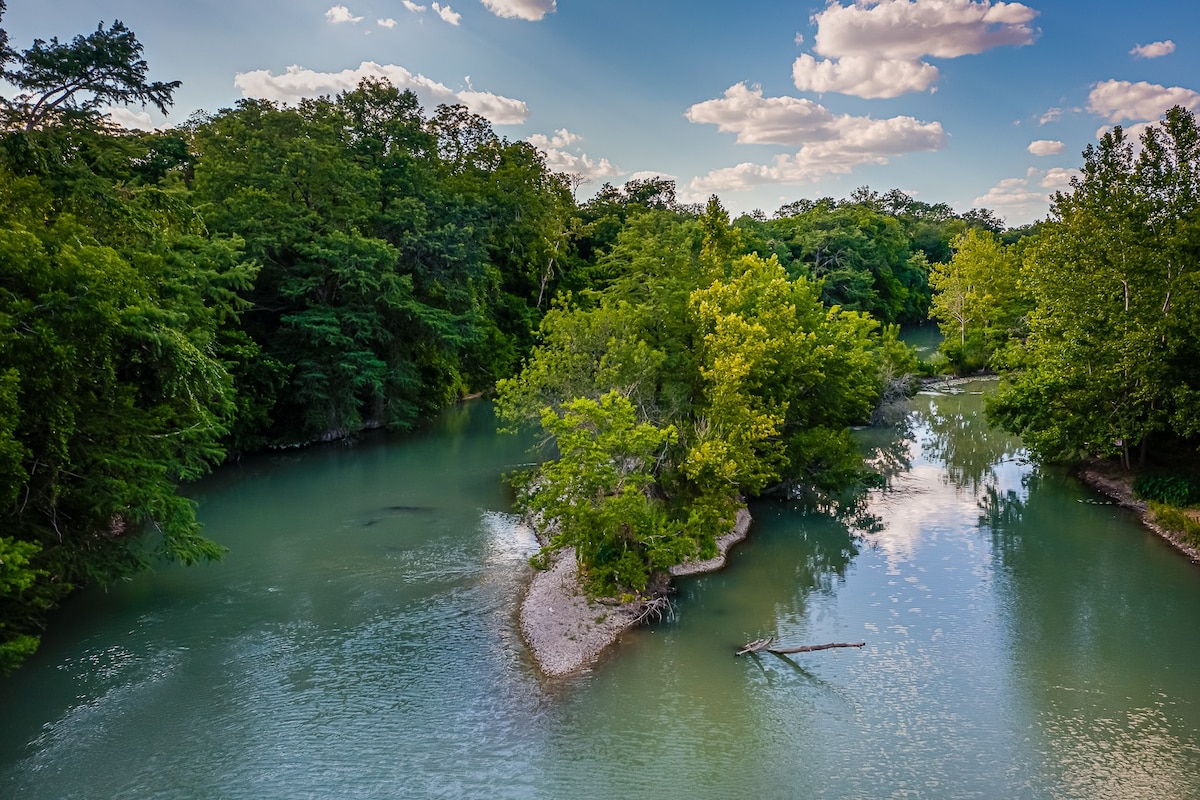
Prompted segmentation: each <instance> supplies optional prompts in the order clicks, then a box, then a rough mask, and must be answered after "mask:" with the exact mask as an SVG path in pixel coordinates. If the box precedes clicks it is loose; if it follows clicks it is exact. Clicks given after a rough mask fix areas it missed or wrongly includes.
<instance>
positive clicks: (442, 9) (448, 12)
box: [432, 3, 462, 25]
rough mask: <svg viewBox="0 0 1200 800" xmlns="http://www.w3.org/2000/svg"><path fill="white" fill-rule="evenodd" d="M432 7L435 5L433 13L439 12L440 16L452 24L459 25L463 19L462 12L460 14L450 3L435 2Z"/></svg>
mask: <svg viewBox="0 0 1200 800" xmlns="http://www.w3.org/2000/svg"><path fill="white" fill-rule="evenodd" d="M432 7H433V13H435V14H437V15H438V16H439V17H441V18H442V19H443V20H445V21H446V22H449V23H450V24H451V25H458V23H459V22H461V21H462V14H459V13H458V12H457V11H454V10H453V9H452V8H450V6H449V5H441V4H440V3H433V4H432Z"/></svg>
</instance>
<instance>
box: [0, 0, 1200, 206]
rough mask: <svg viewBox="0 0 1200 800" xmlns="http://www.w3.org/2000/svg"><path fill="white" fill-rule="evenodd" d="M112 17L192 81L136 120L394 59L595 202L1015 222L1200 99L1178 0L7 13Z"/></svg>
mask: <svg viewBox="0 0 1200 800" xmlns="http://www.w3.org/2000/svg"><path fill="white" fill-rule="evenodd" d="M114 19H120V20H121V21H123V22H124V23H125V24H126V25H128V26H129V27H130V28H131V29H132V30H133V31H134V32H135V33H136V34H137V35H138V38H139V39H140V40H141V41H142V43H143V44H144V45H145V57H146V59H147V61H148V62H149V64H150V71H151V78H152V79H155V80H181V81H183V86H182V88H181V89H180V90H179V91H178V92H177V93H176V96H175V100H176V103H175V108H174V110H173V113H172V114H171V116H170V117H169V118H167V119H165V120H164V119H163V118H162V117H161V116H159V115H157V114H146V112H144V111H143V109H140V108H134V109H130V110H128V111H124V112H120V113H118V114H117V117H118V118H119V119H122V120H125V121H127V122H128V123H129V124H134V123H137V124H141V125H142V126H143V127H148V126H150V125H162V124H169V123H171V122H180V121H182V120H184V119H186V118H187V117H188V115H190V114H191V113H192V112H193V111H196V110H197V109H206V110H209V111H215V110H217V109H220V108H224V107H229V106H232V105H233V104H234V103H235V102H236V101H237V100H238V99H240V98H241V97H243V96H256V97H269V98H272V99H275V100H279V101H284V102H295V101H296V100H297V99H298V98H300V97H303V96H313V95H317V94H329V93H336V92H338V91H341V90H342V89H345V88H351V87H352V86H353V85H354V84H355V83H357V80H358V78H359V77H361V76H363V75H366V74H382V75H386V76H388V77H390V78H391V79H392V80H393V82H394V83H397V84H399V85H402V86H404V87H405V88H412V89H413V90H414V91H416V92H417V94H418V95H419V96H420V97H421V98H422V101H423V102H424V104H425V105H426V108H427V109H428V110H432V108H433V106H435V105H436V104H437V103H441V102H463V103H465V104H467V105H468V106H470V107H471V108H472V110H474V111H476V112H477V113H480V114H483V115H484V116H486V117H488V118H489V119H491V120H492V122H493V123H494V125H495V127H496V130H497V132H499V133H500V134H501V135H502V136H505V137H508V138H509V139H514V140H515V139H526V140H529V141H531V142H533V143H534V144H536V145H537V146H539V147H541V148H542V149H543V150H544V151H545V152H546V154H547V158H548V161H549V162H550V164H551V165H552V166H554V167H555V168H557V169H560V170H562V171H566V172H572V173H576V174H579V175H581V176H583V178H584V179H585V180H586V181H587V182H585V183H583V184H582V185H581V188H580V190H579V196H580V199H584V198H586V197H588V196H590V195H591V194H592V193H594V192H595V190H596V189H598V188H599V187H600V185H601V184H602V183H604V182H605V181H607V182H610V183H613V184H617V185H619V184H621V183H623V182H625V181H626V180H629V179H630V178H633V177H645V176H648V175H656V174H657V175H665V176H668V177H671V178H673V179H674V180H675V181H676V182H677V185H678V188H679V193H680V196H681V197H682V198H683V199H685V200H688V201H702V200H704V199H705V198H707V197H708V195H709V194H713V193H715V194H717V195H718V196H720V197H721V200H722V202H723V203H724V204H725V206H726V207H727V208H729V209H730V210H731V211H734V212H741V211H749V210H752V209H755V208H758V209H762V210H763V211H765V212H766V213H768V214H771V213H772V212H774V210H775V209H777V208H778V207H779V206H781V205H783V204H785V203H788V202H791V201H794V200H797V199H800V198H805V197H808V198H816V197H821V196H825V195H831V196H834V197H844V196H846V195H848V194H849V193H850V192H851V191H853V189H854V188H855V187H857V186H862V185H864V184H865V185H869V186H871V187H872V188H874V189H877V190H880V191H883V190H887V189H891V188H899V189H902V190H904V191H906V192H908V193H910V194H912V195H914V196H915V197H917V198H918V199H920V200H924V201H926V202H931V203H933V202H946V203H949V204H950V205H951V206H953V207H955V208H956V209H958V210H963V211H965V210H967V209H969V208H972V207H978V206H986V207H989V208H992V209H993V210H995V211H996V212H997V213H998V214H1000V215H1001V216H1003V217H1004V218H1005V219H1006V220H1007V221H1008V222H1009V224H1011V225H1019V224H1023V223H1026V222H1029V221H1032V220H1034V219H1037V218H1040V217H1042V216H1044V215H1045V212H1046V208H1047V201H1046V198H1047V196H1048V194H1049V193H1050V192H1051V191H1053V190H1055V189H1058V188H1065V187H1066V185H1067V181H1068V180H1069V179H1070V176H1071V175H1072V174H1073V173H1072V170H1074V169H1076V168H1078V166H1079V165H1080V163H1081V160H1082V159H1081V155H1080V154H1081V151H1082V150H1083V148H1084V147H1085V146H1087V145H1088V144H1089V143H1091V142H1094V141H1095V140H1096V137H1097V135H1098V132H1100V131H1102V130H1103V129H1105V128H1106V127H1107V126H1111V125H1113V124H1121V125H1124V126H1125V127H1126V128H1136V127H1139V126H1141V125H1143V124H1145V123H1147V122H1150V121H1152V120H1154V119H1157V118H1158V116H1160V115H1161V113H1162V112H1163V111H1165V110H1166V108H1168V107H1169V106H1171V105H1173V104H1181V105H1185V106H1187V107H1189V108H1192V109H1196V108H1200V24H1197V23H1200V6H1196V5H1194V4H1192V3H1191V2H1185V1H1184V0H1173V1H1172V2H1156V1H1155V0H1149V1H1147V2H1139V3H1130V2H1115V1H1114V0H1030V1H1029V2H1026V3H1004V2H988V1H987V0H859V1H858V2H857V3H856V2H854V1H853V0H833V1H832V2H829V3H828V4H822V3H820V2H755V0H741V2H736V3H734V2H705V0H557V1H556V0H449V2H447V3H440V2H432V0H421V2H417V1H416V0H287V1H286V2H285V0H187V1H186V2H184V1H182V0H154V1H153V2H150V1H149V0H9V2H8V12H7V14H6V15H5V17H4V19H3V23H2V24H3V27H4V28H5V29H6V30H8V32H9V36H10V41H11V43H12V44H13V45H15V46H16V47H17V48H24V47H26V46H28V45H29V43H30V42H31V41H32V40H33V39H34V38H35V37H40V38H44V39H48V38H50V37H51V36H57V37H58V38H59V39H60V40H62V39H69V38H71V37H72V36H74V35H76V34H78V33H86V32H90V31H92V30H95V28H96V25H97V24H98V23H99V22H101V21H104V22H105V23H110V22H112V21H113V20H114ZM139 114H145V116H141V117H137V116H135V115H139Z"/></svg>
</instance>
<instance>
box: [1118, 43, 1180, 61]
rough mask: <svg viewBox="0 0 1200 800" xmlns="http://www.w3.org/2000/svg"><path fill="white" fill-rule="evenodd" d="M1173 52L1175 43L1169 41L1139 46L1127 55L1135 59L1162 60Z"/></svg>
mask: <svg viewBox="0 0 1200 800" xmlns="http://www.w3.org/2000/svg"><path fill="white" fill-rule="evenodd" d="M1174 52H1175V43H1174V42H1173V41H1171V40H1170V39H1165V40H1163V41H1161V42H1151V43H1150V44H1139V45H1138V46H1137V47H1135V48H1133V49H1132V50H1130V51H1129V55H1131V56H1135V57H1137V58H1162V57H1163V56H1169V55H1171V53H1174Z"/></svg>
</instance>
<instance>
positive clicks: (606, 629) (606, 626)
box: [518, 508, 751, 677]
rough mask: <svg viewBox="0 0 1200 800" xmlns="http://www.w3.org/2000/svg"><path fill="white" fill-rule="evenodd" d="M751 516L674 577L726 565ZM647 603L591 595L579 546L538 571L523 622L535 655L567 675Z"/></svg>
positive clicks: (634, 622)
mask: <svg viewBox="0 0 1200 800" xmlns="http://www.w3.org/2000/svg"><path fill="white" fill-rule="evenodd" d="M750 523H751V517H750V512H749V511H748V510H746V509H744V508H743V509H740V510H739V511H738V514H737V521H736V523H735V524H734V527H733V530H732V531H730V532H729V533H727V534H725V535H724V536H721V537H720V538H718V539H717V555H716V556H715V557H714V558H710V559H707V560H705V561H685V562H684V563H683V564H677V565H675V566H674V567H671V569H670V570H669V572H670V574H671V576H672V577H679V576H683V575H698V574H702V573H705V572H715V571H716V570H719V569H721V568H722V567H724V566H725V563H726V560H727V558H728V555H729V550H730V548H732V547H733V545H735V544H737V543H738V542H740V541H743V540H744V539H745V538H746V536H747V535H748V534H749V532H750ZM646 611H647V609H646V604H645V603H644V602H640V601H639V602H632V603H618V602H611V603H610V602H605V601H602V600H589V599H588V598H587V596H586V595H585V593H584V592H583V590H582V589H581V588H580V586H579V570H578V567H577V564H576V561H575V550H574V548H565V549H563V550H561V551H559V552H557V553H555V554H554V555H553V557H552V561H551V565H550V568H549V569H545V570H539V571H537V572H535V573H534V575H533V578H532V580H530V582H529V586H528V588H527V590H526V592H525V597H524V598H522V600H521V605H520V609H519V611H518V617H519V623H518V627H519V628H520V631H521V637H522V638H523V639H524V640H525V644H526V646H528V648H529V652H530V653H531V654H532V655H533V660H534V662H535V663H536V664H537V666H538V668H539V669H540V670H541V671H542V673H543V674H544V675H546V676H548V677H562V676H564V675H569V674H571V673H573V672H576V671H578V670H579V669H581V668H583V667H585V666H588V665H590V664H592V663H594V662H595V661H596V659H597V658H598V657H599V656H600V654H601V653H603V652H604V651H605V650H607V649H608V648H609V647H610V646H612V645H613V644H615V643H616V642H617V641H619V640H620V638H621V636H622V634H624V633H625V632H626V631H629V630H632V629H633V628H636V627H637V626H638V625H640V624H641V623H642V622H643V621H644V619H645V618H646Z"/></svg>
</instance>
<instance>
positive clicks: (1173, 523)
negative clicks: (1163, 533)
mask: <svg viewBox="0 0 1200 800" xmlns="http://www.w3.org/2000/svg"><path fill="white" fill-rule="evenodd" d="M1149 508H1150V511H1151V513H1153V514H1154V521H1155V522H1157V523H1158V524H1159V525H1162V526H1163V527H1164V528H1167V529H1168V530H1171V531H1174V532H1176V533H1178V534H1180V535H1181V536H1182V537H1183V540H1184V541H1185V542H1186V543H1187V544H1190V545H1191V546H1192V547H1200V520H1197V519H1196V518H1195V517H1193V516H1191V515H1190V514H1188V513H1187V512H1185V511H1184V510H1183V509H1181V508H1176V507H1175V506H1174V505H1173V504H1167V503H1160V502H1158V501H1157V500H1151V501H1150V502H1149Z"/></svg>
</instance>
